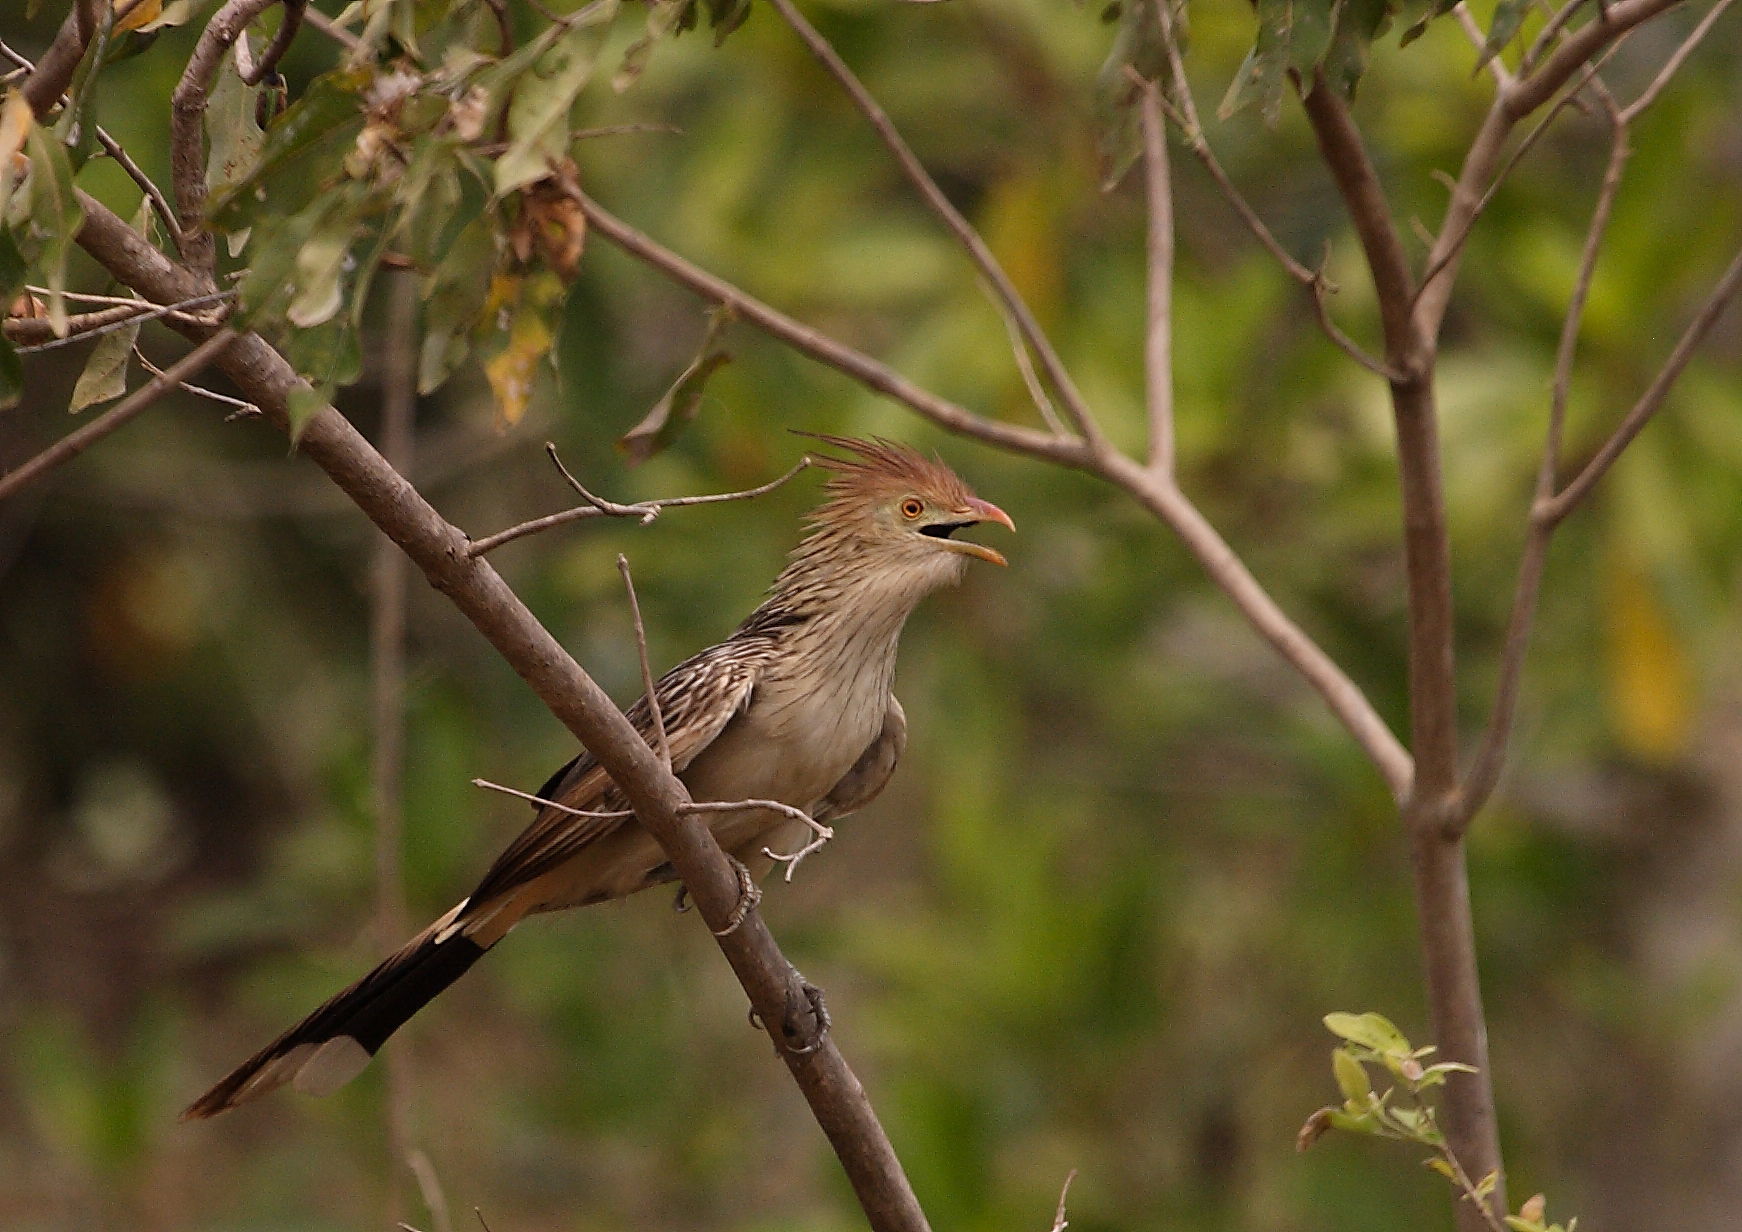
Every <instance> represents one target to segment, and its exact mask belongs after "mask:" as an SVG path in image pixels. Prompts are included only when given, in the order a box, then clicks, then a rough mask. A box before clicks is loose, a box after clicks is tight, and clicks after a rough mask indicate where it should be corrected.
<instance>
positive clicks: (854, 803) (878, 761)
mask: <svg viewBox="0 0 1742 1232" xmlns="http://www.w3.org/2000/svg"><path fill="white" fill-rule="evenodd" d="M906 749H907V714H906V713H905V712H904V711H903V710H902V709H901V703H900V702H898V701H896V700H895V694H893V693H891V694H890V695H889V709H888V710H887V711H885V712H884V714H883V727H882V729H881V730H880V731H878V733H877V737H876V739H874V740H872V741H871V743H870V744H868V745H866V746H865V751H864V752H863V753H861V754H859V760H858V761H856V762H854V763H853V768H852V769H851V770H849V771H847V773H846V774H844V775H842V776H841V781H840V782H839V783H836V784H835V785H834V786H833V787H832V788H830V789H829V794H828V795H826V796H824V797H823V798H822V799H821V800H819V801H818V802H817V804H816V806H815V807H814V808H812V809H811V816H812V817H813V818H814V819H815V820H817V821H819V822H823V823H825V824H826V823H828V822H830V821H833V820H834V819H835V818H837V817H845V816H847V814H849V813H856V812H858V811H859V810H860V809H862V808H864V807H865V806H866V805H867V804H869V803H871V801H873V800H875V799H876V798H877V795H878V793H879V792H881V791H882V790H883V788H884V785H885V784H887V783H888V782H889V777H890V776H891V775H892V774H894V773H895V763H896V762H898V761H900V760H901V754H902V753H903V752H904V751H905V750H906Z"/></svg>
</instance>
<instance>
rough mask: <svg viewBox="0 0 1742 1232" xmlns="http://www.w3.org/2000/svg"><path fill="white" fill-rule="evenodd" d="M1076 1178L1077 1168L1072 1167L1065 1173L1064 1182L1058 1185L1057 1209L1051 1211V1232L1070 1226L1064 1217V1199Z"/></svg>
mask: <svg viewBox="0 0 1742 1232" xmlns="http://www.w3.org/2000/svg"><path fill="white" fill-rule="evenodd" d="M1076 1179H1077V1170H1076V1169H1075V1168H1072V1169H1071V1170H1070V1171H1069V1172H1067V1173H1065V1183H1064V1184H1063V1185H1061V1186H1059V1204H1058V1209H1057V1210H1056V1211H1054V1212H1053V1217H1052V1232H1065V1229H1066V1228H1068V1227H1069V1226H1070V1220H1068V1219H1066V1218H1065V1199H1066V1198H1068V1197H1070V1195H1071V1182H1072V1181H1074V1180H1076Z"/></svg>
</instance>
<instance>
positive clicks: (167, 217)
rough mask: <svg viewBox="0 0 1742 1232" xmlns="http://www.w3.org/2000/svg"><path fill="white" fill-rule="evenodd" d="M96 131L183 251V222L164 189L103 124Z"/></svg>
mask: <svg viewBox="0 0 1742 1232" xmlns="http://www.w3.org/2000/svg"><path fill="white" fill-rule="evenodd" d="M96 133H97V141H98V142H99V143H100V144H101V145H102V147H103V149H104V150H106V151H107V152H108V154H109V157H110V158H112V159H114V160H115V165H116V166H118V167H120V168H121V170H123V171H125V172H126V173H127V176H128V178H129V179H131V180H132V181H133V182H134V183H135V184H137V185H139V190H140V191H141V192H143V193H144V194H145V199H146V200H147V201H149V202H151V210H152V212H153V213H154V214H156V215H157V217H158V221H160V222H161V223H163V229H164V230H165V231H167V232H169V239H170V242H171V243H172V244H174V245H175V250H176V251H177V252H178V253H179V252H180V251H181V223H180V222H179V221H177V219H176V216H175V211H174V210H173V209H171V208H170V204H169V201H168V199H167V198H165V197H164V195H163V189H161V188H159V187H158V186H157V184H156V182H155V181H153V180H152V178H151V177H150V176H148V175H146V174H145V172H144V171H142V170H141V169H140V167H139V164H138V163H136V162H134V161H133V156H132V155H131V154H129V153H128V152H127V150H126V148H125V147H123V146H122V144H121V143H120V142H119V141H117V140H115V138H113V137H111V136H110V135H109V134H108V132H107V131H106V130H105V129H104V128H103V127H102V126H101V125H98V126H97V128H96Z"/></svg>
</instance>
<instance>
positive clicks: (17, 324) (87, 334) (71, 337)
mask: <svg viewBox="0 0 1742 1232" xmlns="http://www.w3.org/2000/svg"><path fill="white" fill-rule="evenodd" d="M235 297H236V293H235V292H234V291H213V292H210V293H209V294H206V295H195V296H191V297H190V298H188V299H184V300H178V301H176V302H175V303H173V304H158V305H155V306H150V307H146V308H144V309H141V310H140V311H137V312H135V311H131V310H129V311H123V310H122V309H120V308H115V309H110V310H107V311H104V312H87V313H81V314H80V315H79V316H77V317H73V318H71V320H70V321H69V322H68V324H69V332H68V333H67V335H66V337H64V338H54V337H51V338H49V339H48V340H46V341H44V342H37V343H32V344H31V345H29V346H21V347H19V348H18V353H19V354H20V355H34V354H36V353H37V352H38V351H53V350H57V349H59V348H60V347H65V346H72V345H73V344H74V343H75V342H88V341H89V340H91V339H92V338H100V337H102V336H103V335H104V334H112V333H114V332H115V331H117V330H120V329H125V328H127V327H128V326H129V325H132V324H134V323H136V322H145V321H155V320H157V319H158V318H159V317H173V318H179V319H180V320H182V321H184V322H187V323H189V324H195V325H204V326H207V327H208V328H209V327H211V326H213V325H216V324H217V323H218V322H219V321H220V320H221V319H222V318H221V316H207V315H204V314H202V315H200V316H197V317H196V316H194V315H192V313H191V311H190V310H191V309H195V308H202V307H205V306H207V305H210V304H219V303H223V302H224V301H226V300H230V299H234V298H235ZM31 320H33V318H17V317H14V318H9V319H8V320H7V322H6V336H7V337H9V338H10V337H14V336H15V333H14V331H16V334H17V336H23V335H28V334H30V333H32V332H34V327H32V326H30V325H28V324H27V323H28V322H29V321H31ZM73 321H77V322H79V323H80V324H81V326H82V328H78V329H71V328H70V327H71V324H72V322H73ZM50 332H51V333H52V331H50Z"/></svg>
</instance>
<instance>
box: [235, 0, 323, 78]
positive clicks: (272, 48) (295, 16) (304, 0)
mask: <svg viewBox="0 0 1742 1232" xmlns="http://www.w3.org/2000/svg"><path fill="white" fill-rule="evenodd" d="M283 2H284V20H283V21H282V22H280V23H279V26H278V33H277V34H275V35H273V38H272V42H271V43H270V44H269V45H268V46H267V48H266V50H265V51H264V52H262V53H261V55H260V59H259V60H258V61H257V62H256V63H255V64H254V65H253V66H252V67H250V68H249V69H247V70H246V71H244V72H243V73H242V84H243V85H246V86H257V85H259V84H260V83H261V82H262V81H265V80H266V79H267V78H268V77H271V76H273V75H274V74H275V73H277V72H278V63H279V61H280V60H283V59H284V55H285V53H286V52H287V51H289V50H290V45H291V44H292V43H294V42H295V41H296V34H297V31H298V30H300V29H301V28H302V17H303V13H304V11H306V10H307V8H308V0H283Z"/></svg>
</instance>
